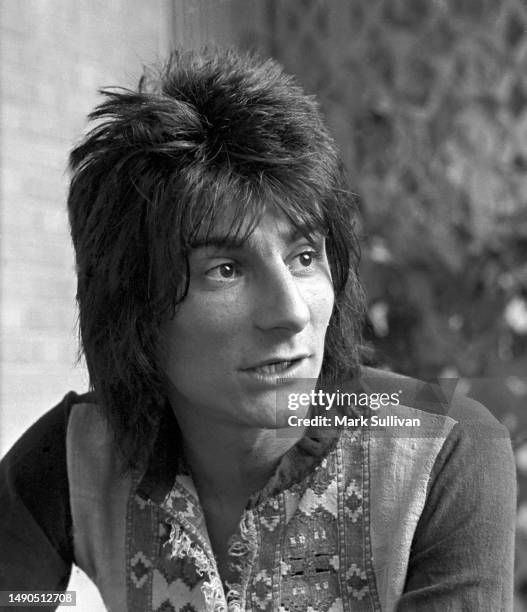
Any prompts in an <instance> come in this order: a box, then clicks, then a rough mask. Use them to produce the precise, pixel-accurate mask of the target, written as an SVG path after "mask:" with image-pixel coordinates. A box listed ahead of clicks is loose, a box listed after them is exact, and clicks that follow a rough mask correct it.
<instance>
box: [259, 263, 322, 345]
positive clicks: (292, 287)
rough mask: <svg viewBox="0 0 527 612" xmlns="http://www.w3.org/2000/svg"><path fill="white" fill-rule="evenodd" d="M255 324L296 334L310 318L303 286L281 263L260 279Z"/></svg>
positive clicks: (266, 328) (265, 328)
mask: <svg viewBox="0 0 527 612" xmlns="http://www.w3.org/2000/svg"><path fill="white" fill-rule="evenodd" d="M259 284H260V287H259V291H258V298H257V306H256V313H255V316H256V325H257V327H259V328H260V329H264V330H268V329H287V330H289V331H291V332H293V333H298V332H300V331H302V330H303V329H304V327H305V326H306V325H307V323H308V322H309V319H310V316H311V314H310V310H309V305H308V303H307V301H306V299H305V296H304V294H303V293H302V291H301V289H302V287H301V286H300V284H299V281H298V279H296V278H295V277H294V276H293V275H292V274H291V271H290V270H289V268H288V267H287V265H286V264H285V263H283V262H281V263H280V264H277V265H275V266H273V267H272V269H271V270H269V271H268V273H267V274H265V275H264V276H263V277H262V278H261V279H260V283H259Z"/></svg>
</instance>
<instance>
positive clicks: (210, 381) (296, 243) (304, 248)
mask: <svg viewBox="0 0 527 612" xmlns="http://www.w3.org/2000/svg"><path fill="white" fill-rule="evenodd" d="M221 229H222V228H221V227H219V228H217V232H216V233H215V234H214V236H213V237H212V239H209V241H208V243H207V244H206V245H204V246H200V247H198V248H195V249H193V251H192V253H191V256H190V260H189V262H190V284H189V290H188V294H187V296H186V297H185V299H184V300H183V302H182V303H181V305H180V306H179V308H178V311H177V313H176V315H175V317H174V318H173V319H172V320H171V321H170V322H168V323H167V324H166V326H165V329H164V333H165V338H164V339H165V348H166V353H165V357H164V367H165V370H166V372H167V374H168V376H169V378H170V381H171V383H172V385H173V387H174V393H173V394H172V396H173V403H174V404H175V405H174V409H175V411H176V414H177V413H178V411H181V410H192V411H199V416H200V417H203V418H205V419H206V421H208V422H211V421H216V422H219V423H221V424H223V425H229V424H230V425H233V426H245V427H247V426H248V427H257V428H276V427H284V426H285V425H286V424H287V416H289V415H290V414H291V413H288V411H287V408H286V406H285V404H283V403H282V402H281V403H280V406H281V407H280V408H279V409H278V412H277V399H276V398H277V383H278V384H279V385H280V390H281V393H283V392H284V391H287V388H288V385H289V386H291V385H292V383H287V382H278V381H279V380H280V379H287V378H304V379H316V378H317V377H318V375H319V373H320V369H321V365H322V358H323V353H324V339H325V335H326V328H327V325H328V323H329V319H330V317H331V313H332V310H333V302H334V293H333V285H332V282H331V275H330V269H329V264H328V261H327V256H326V250H325V240H324V237H323V236H322V235H313V236H311V237H310V239H306V238H305V236H302V235H301V234H299V233H298V232H297V231H296V229H295V227H294V226H293V225H292V224H291V223H290V222H289V221H288V220H287V219H286V218H285V217H284V216H283V215H282V214H280V213H274V212H266V213H265V214H264V216H263V217H262V220H261V221H260V223H259V224H258V226H257V227H256V229H255V231H254V232H253V233H252V234H251V236H250V237H249V238H248V239H247V240H246V241H245V242H244V243H243V244H241V245H227V246H225V245H221V238H222V234H221ZM216 234H217V236H218V238H219V239H220V240H218V241H216V240H215V236H216ZM218 243H219V244H218ZM294 390H295V389H294V388H292V391H294ZM296 390H298V389H296ZM296 414H298V413H296Z"/></svg>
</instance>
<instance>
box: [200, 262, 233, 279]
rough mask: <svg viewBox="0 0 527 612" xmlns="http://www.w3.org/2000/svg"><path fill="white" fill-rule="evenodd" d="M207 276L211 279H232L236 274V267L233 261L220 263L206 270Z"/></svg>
mask: <svg viewBox="0 0 527 612" xmlns="http://www.w3.org/2000/svg"><path fill="white" fill-rule="evenodd" d="M207 276H208V277H209V278H212V279H213V280H220V281H223V280H233V279H235V278H236V277H237V276H238V269H237V267H236V265H235V264H233V263H222V264H220V265H219V266H215V267H214V268H211V269H210V270H208V271H207Z"/></svg>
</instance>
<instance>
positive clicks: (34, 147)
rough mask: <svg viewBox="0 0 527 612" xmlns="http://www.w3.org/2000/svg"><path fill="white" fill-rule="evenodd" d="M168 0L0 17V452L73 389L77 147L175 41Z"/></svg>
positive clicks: (114, 0)
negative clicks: (97, 116) (96, 114)
mask: <svg viewBox="0 0 527 612" xmlns="http://www.w3.org/2000/svg"><path fill="white" fill-rule="evenodd" d="M171 15H172V10H171V5H170V3H169V2H168V1H165V0H159V1H155V2H143V1H142V0H126V1H123V0H111V1H104V2H103V1H98V0H90V2H82V1H75V2H71V1H69V0H35V1H32V0H21V1H19V0H5V1H3V2H2V15H1V34H0V35H1V60H2V61H1V73H0V78H1V82H0V86H1V90H0V91H1V94H0V95H1V98H0V105H1V119H0V147H1V149H0V152H1V162H0V172H1V175H0V188H1V201H0V202H1V204H0V205H1V209H0V210H1V220H0V223H1V230H0V231H1V251H0V253H1V281H0V282H1V293H0V295H1V300H2V319H1V371H0V376H1V389H0V428H1V429H0V453H3V452H4V451H5V450H7V448H8V447H9V446H10V445H11V443H12V442H13V441H14V440H15V439H16V438H17V437H18V436H19V435H20V434H21V433H22V431H23V430H25V429H26V428H27V426H28V425H29V424H30V423H31V422H32V421H34V420H35V419H36V418H37V417H38V416H39V415H40V414H41V413H42V412H43V411H44V410H46V409H48V408H49V407H51V406H52V405H53V404H54V403H56V402H57V401H58V400H60V398H61V397H62V395H63V394H64V393H65V392H66V391H67V390H69V389H71V388H74V389H77V390H79V391H82V390H83V389H86V387H87V380H86V375H85V370H84V367H83V366H82V365H81V366H80V367H74V361H75V355H76V336H75V332H74V329H75V317H76V312H75V304H74V296H75V280H74V268H73V252H72V248H71V246H70V241H69V234H68V227H67V217H66V206H65V193H66V186H67V173H66V172H65V167H66V162H67V155H68V151H69V149H70V147H71V145H72V144H73V142H74V141H75V139H76V138H77V137H78V135H79V134H80V133H81V132H82V130H83V128H84V126H85V116H86V113H87V112H88V111H89V110H90V109H91V108H93V106H94V104H95V102H96V100H97V94H96V92H97V88H98V87H100V86H102V85H113V84H122V85H132V84H134V83H135V81H136V76H137V74H138V71H139V70H140V67H141V63H142V62H143V61H145V62H151V61H152V60H153V59H155V57H156V56H159V55H162V54H163V53H164V51H165V50H166V48H168V46H169V42H168V41H169V36H170V32H169V28H170V27H171Z"/></svg>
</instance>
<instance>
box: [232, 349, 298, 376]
mask: <svg viewBox="0 0 527 612" xmlns="http://www.w3.org/2000/svg"><path fill="white" fill-rule="evenodd" d="M308 357H310V355H308V354H305V355H304V354H303V355H296V356H292V357H271V358H269V359H265V360H263V361H260V362H259V363H257V364H255V365H252V366H249V367H248V368H242V371H243V372H249V373H250V372H254V373H259V374H280V373H281V372H285V371H286V370H288V369H289V368H291V367H294V366H296V365H297V364H299V363H300V362H301V361H302V360H303V359H307V358H308Z"/></svg>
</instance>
